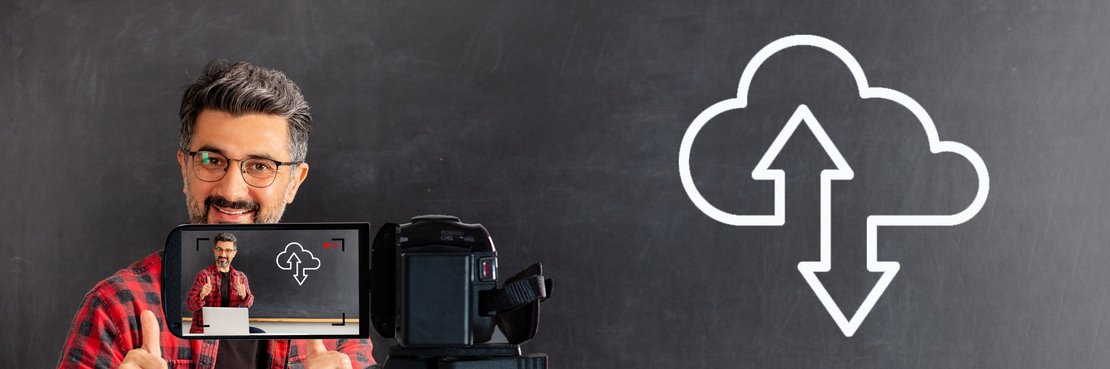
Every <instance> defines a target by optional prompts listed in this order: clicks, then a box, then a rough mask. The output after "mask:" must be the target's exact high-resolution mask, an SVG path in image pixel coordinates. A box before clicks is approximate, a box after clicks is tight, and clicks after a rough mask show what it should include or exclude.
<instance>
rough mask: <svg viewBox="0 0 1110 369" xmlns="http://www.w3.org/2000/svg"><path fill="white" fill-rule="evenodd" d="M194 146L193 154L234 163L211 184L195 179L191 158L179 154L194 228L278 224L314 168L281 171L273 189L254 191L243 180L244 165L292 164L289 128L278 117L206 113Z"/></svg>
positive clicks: (195, 130)
mask: <svg viewBox="0 0 1110 369" xmlns="http://www.w3.org/2000/svg"><path fill="white" fill-rule="evenodd" d="M189 145H190V147H189V151H210V152H213V153H216V154H219V155H222V156H223V157H226V158H228V159H230V162H229V163H228V164H229V166H228V170H227V173H226V174H225V175H224V176H223V178H221V179H220V180H218V181H215V182H205V181H202V180H200V179H199V178H197V176H196V175H195V174H194V173H193V170H194V169H193V164H192V163H191V160H190V157H189V156H188V155H186V154H185V153H183V152H180V151H178V153H177V162H178V164H179V165H180V166H181V178H182V179H183V181H184V188H183V191H184V192H185V203H186V206H187V208H188V210H189V219H190V221H191V222H193V223H256V222H257V223H276V222H277V221H278V220H279V219H281V215H282V213H283V212H285V205H286V204H289V203H292V202H293V198H294V197H296V195H297V189H298V188H300V185H301V182H304V179H305V177H307V176H308V164H305V163H302V164H300V165H297V167H296V168H295V169H293V168H292V167H290V166H288V165H282V166H280V167H278V172H277V177H276V178H275V179H274V182H273V184H271V185H269V186H267V187H262V188H259V187H253V186H250V185H248V184H247V183H246V182H245V181H244V180H243V175H244V174H243V172H242V171H241V170H240V169H239V168H240V160H246V159H249V158H265V159H272V160H276V161H279V162H290V161H292V153H290V152H289V124H288V123H287V122H286V119H285V118H284V117H281V116H278V115H268V114H244V115H242V116H238V117H233V116H231V115H230V114H228V113H225V112H222V111H218V110H211V109H205V110H203V111H201V112H200V114H199V115H198V116H197V121H196V125H195V126H194V127H193V138H192V142H190V143H189Z"/></svg>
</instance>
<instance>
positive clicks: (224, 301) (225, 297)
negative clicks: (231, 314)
mask: <svg viewBox="0 0 1110 369" xmlns="http://www.w3.org/2000/svg"><path fill="white" fill-rule="evenodd" d="M229 274H230V273H228V272H220V306H221V307H228V306H231V287H230V286H229V285H228V284H229V283H228V282H227V281H228V280H230V279H231V277H230V276H229Z"/></svg>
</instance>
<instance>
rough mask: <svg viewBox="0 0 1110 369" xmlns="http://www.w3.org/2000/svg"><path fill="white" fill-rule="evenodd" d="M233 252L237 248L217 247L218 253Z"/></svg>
mask: <svg viewBox="0 0 1110 369" xmlns="http://www.w3.org/2000/svg"><path fill="white" fill-rule="evenodd" d="M233 252H235V249H223V248H219V247H217V248H216V253H217V254H224V253H227V254H230V253H233Z"/></svg>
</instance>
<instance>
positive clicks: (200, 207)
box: [185, 183, 288, 224]
mask: <svg viewBox="0 0 1110 369" xmlns="http://www.w3.org/2000/svg"><path fill="white" fill-rule="evenodd" d="M286 193H288V191H286ZM212 206H218V207H221V208H224V209H237V210H249V211H252V212H253V216H251V220H252V222H253V223H277V222H278V221H280V220H281V215H282V214H283V213H285V195H284V194H283V195H282V196H281V202H279V203H278V205H277V206H275V207H274V208H272V209H266V208H263V207H262V205H260V204H258V203H257V202H254V201H252V200H250V199H244V200H237V201H231V200H228V199H226V198H224V197H223V196H208V197H206V198H204V202H203V203H202V202H199V201H196V199H195V198H193V194H192V192H191V191H189V185H188V183H186V184H185V208H186V209H187V210H188V211H189V222H190V223H192V224H205V223H208V211H209V210H211V209H212Z"/></svg>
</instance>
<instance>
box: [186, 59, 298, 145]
mask: <svg viewBox="0 0 1110 369" xmlns="http://www.w3.org/2000/svg"><path fill="white" fill-rule="evenodd" d="M204 109H213V110H219V111H222V112H225V113H228V114H231V115H232V116H240V115H243V114H250V113H262V114H273V115H279V116H282V117H285V119H286V121H288V122H289V153H290V154H291V155H292V160H293V161H295V162H302V161H304V160H305V156H307V155H308V132H309V131H311V130H312V115H310V114H309V112H308V111H309V107H308V103H307V102H305V100H304V96H302V95H301V89H300V88H298V87H297V85H296V84H295V83H293V81H291V80H289V78H288V77H286V76H285V74H284V73H282V72H280V71H276V70H273V69H268V68H263V67H257V66H254V65H251V64H250V63H247V62H238V63H235V64H229V63H228V61H226V60H213V61H210V62H208V65H206V66H205V67H204V73H203V74H201V75H200V76H199V77H197V79H196V80H195V81H193V84H191V85H189V87H187V88H185V95H184V96H182V97H181V113H180V117H181V128H180V131H179V135H180V141H181V150H189V145H190V143H191V141H192V139H193V127H194V126H195V125H196V123H197V116H198V115H200V112H201V111H202V110H204Z"/></svg>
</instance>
